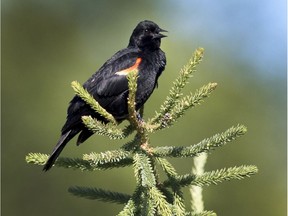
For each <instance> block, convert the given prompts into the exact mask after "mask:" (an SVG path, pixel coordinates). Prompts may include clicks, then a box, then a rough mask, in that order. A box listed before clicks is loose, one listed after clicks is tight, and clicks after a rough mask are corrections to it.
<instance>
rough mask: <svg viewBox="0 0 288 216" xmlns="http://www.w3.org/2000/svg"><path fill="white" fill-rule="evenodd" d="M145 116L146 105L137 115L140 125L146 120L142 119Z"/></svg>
mask: <svg viewBox="0 0 288 216" xmlns="http://www.w3.org/2000/svg"><path fill="white" fill-rule="evenodd" d="M143 114H144V105H143V106H142V107H141V108H140V109H139V112H137V113H136V117H137V120H138V121H139V122H140V123H144V119H143V118H142V116H143Z"/></svg>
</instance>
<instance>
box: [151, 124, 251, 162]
mask: <svg viewBox="0 0 288 216" xmlns="http://www.w3.org/2000/svg"><path fill="white" fill-rule="evenodd" d="M246 131H247V128H246V127H245V126H243V125H237V126H233V127H231V128H229V129H228V130H226V131H225V132H223V133H220V134H216V135H214V136H213V137H210V138H207V139H204V140H203V141H201V142H200V143H198V144H195V145H191V146H187V147H181V146H164V147H155V148H154V149H153V150H152V152H153V154H154V155H155V156H157V157H191V156H197V155H199V154H200V153H202V152H208V151H210V150H213V149H214V148H216V147H221V146H223V145H225V144H226V143H227V142H230V141H232V140H234V139H236V138H237V137H239V136H241V135H243V134H245V133H246Z"/></svg>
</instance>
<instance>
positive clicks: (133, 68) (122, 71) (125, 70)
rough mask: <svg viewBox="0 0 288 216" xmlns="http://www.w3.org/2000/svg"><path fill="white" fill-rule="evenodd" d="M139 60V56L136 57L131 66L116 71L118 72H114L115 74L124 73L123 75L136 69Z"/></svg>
mask: <svg viewBox="0 0 288 216" xmlns="http://www.w3.org/2000/svg"><path fill="white" fill-rule="evenodd" d="M141 61H142V59H141V58H137V59H136V62H135V64H134V65H132V66H131V67H129V68H127V69H124V70H121V71H118V72H116V74H117V75H122V76H123V75H124V76H126V75H127V74H128V73H130V72H132V71H133V70H136V69H137V68H138V67H139V65H140V63H141Z"/></svg>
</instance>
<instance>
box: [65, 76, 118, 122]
mask: <svg viewBox="0 0 288 216" xmlns="http://www.w3.org/2000/svg"><path fill="white" fill-rule="evenodd" d="M71 86H72V88H73V89H74V91H75V92H76V94H77V95H78V96H79V97H81V98H82V100H84V101H85V102H86V103H87V104H89V105H90V106H91V108H92V109H93V110H95V111H96V113H98V114H100V115H101V116H103V117H104V118H105V119H107V120H108V121H109V122H111V123H113V124H117V123H116V120H115V119H114V117H113V116H112V115H111V114H110V113H108V112H107V111H106V110H105V109H104V108H103V107H101V106H100V104H99V103H98V102H97V101H96V100H95V99H94V98H93V96H92V95H90V94H89V92H88V91H87V90H86V89H84V88H83V87H82V85H81V84H80V83H79V82H77V81H73V82H72V83H71Z"/></svg>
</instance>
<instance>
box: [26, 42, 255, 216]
mask: <svg viewBox="0 0 288 216" xmlns="http://www.w3.org/2000/svg"><path fill="white" fill-rule="evenodd" d="M203 52H204V49H203V48H198V49H197V50H196V51H195V52H194V55H193V57H192V58H191V59H190V61H189V62H188V64H187V65H186V66H184V67H183V69H182V70H181V71H180V74H179V76H178V78H177V79H176V80H175V82H174V83H173V86H172V88H171V90H170V91H169V95H168V96H167V97H166V99H165V101H164V103H163V105H162V106H161V107H160V110H159V111H158V112H156V114H155V116H154V117H152V118H151V119H148V120H147V121H144V120H142V119H141V118H139V114H138V113H137V110H135V94H136V89H137V71H136V70H135V71H133V72H131V73H129V75H128V85H129V98H128V111H129V119H128V120H129V122H130V125H129V126H127V127H126V128H125V129H121V128H120V127H118V126H117V123H116V121H115V119H114V118H113V116H112V115H111V114H109V113H108V112H107V111H106V110H105V109H103V108H102V107H101V106H100V105H99V104H98V103H97V101H95V100H94V98H93V97H92V96H91V95H89V93H88V92H87V91H86V90H85V89H83V87H82V86H81V85H80V84H79V83H78V82H76V81H74V82H72V87H73V89H74V91H75V92H76V94H77V95H78V96H80V97H81V98H82V99H83V100H84V101H85V102H86V103H87V104H89V105H90V106H91V107H92V109H93V110H95V112H97V113H100V114H101V115H102V116H103V117H105V118H106V119H107V120H109V122H111V123H109V124H103V123H102V122H100V121H97V120H96V119H93V118H92V117H91V116H83V117H82V120H83V123H84V124H85V125H86V127H87V128H88V129H89V130H91V131H93V133H96V134H98V135H103V136H107V137H109V138H110V139H126V138H128V137H129V138H130V137H131V136H132V134H135V135H134V137H133V138H132V139H130V140H129V141H128V142H127V143H125V144H124V145H123V146H122V147H120V148H119V149H117V150H110V151H106V152H100V153H96V152H92V153H89V154H84V155H83V157H82V158H65V157H60V158H59V159H58V160H57V161H56V162H55V166H57V167H64V168H72V169H79V170H85V171H86V170H87V171H97V170H107V169H111V168H119V167H126V166H130V167H131V168H133V169H134V174H135V181H136V183H137V186H136V188H135V190H134V193H133V194H124V193H120V192H112V191H108V190H103V189H100V188H94V187H80V186H74V187H70V188H69V192H70V193H72V194H73V195H75V196H78V197H83V198H87V199H95V200H100V201H104V202H113V203H118V204H123V205H124V208H123V210H122V211H121V212H119V214H118V216H127V215H149V216H153V215H163V216H166V215H167V216H171V215H179V216H182V215H193V216H194V215H195V216H196V215H198V216H200V215H201V216H204V215H205V216H206V215H207V216H208V215H216V214H215V213H214V212H213V211H205V210H204V205H203V199H202V187H203V186H209V185H211V184H218V183H221V182H223V181H227V180H232V179H243V178H244V177H250V176H251V175H253V174H255V173H257V171H258V170H257V167H256V166H253V165H245V166H244V165H243V166H239V167H232V168H223V169H220V170H215V171H209V172H205V171H204V164H205V162H206V159H207V155H206V153H207V152H211V150H214V149H216V148H218V147H221V146H223V145H225V144H226V143H229V142H231V141H232V140H234V139H236V138H237V137H239V136H242V135H243V134H245V133H246V131H247V129H246V127H245V126H243V125H236V126H232V127H231V128H229V129H227V130H226V131H224V132H222V133H218V134H216V135H214V136H212V137H209V138H206V139H203V140H202V141H201V142H199V143H196V144H193V145H188V146H164V147H157V146H155V145H152V144H151V143H150V141H149V134H150V133H154V132H157V131H159V130H162V129H165V128H168V127H170V126H172V125H173V124H174V123H175V122H176V121H177V120H178V119H179V118H180V117H182V116H183V115H184V114H185V112H186V111H187V110H188V109H190V108H193V107H194V106H196V105H198V104H200V103H201V102H202V101H203V99H204V98H206V97H208V96H209V95H210V94H211V93H212V92H213V91H214V90H215V88H216V86H217V84H216V83H208V84H207V85H204V86H202V87H201V88H199V89H198V90H196V91H195V92H194V93H190V94H188V95H183V93H182V90H183V88H184V87H185V86H186V84H187V83H188V80H189V78H190V77H191V76H192V74H193V73H194V72H195V71H196V66H197V65H198V64H199V63H200V62H201V60H202V58H203ZM141 111H142V112H143V110H141ZM135 132H136V133H135ZM48 156H49V155H47V154H41V153H29V154H28V155H27V156H26V161H27V163H32V164H37V165H44V164H45V162H46V160H47V159H48ZM169 157H170V158H171V157H173V158H183V157H189V158H194V167H193V171H192V172H191V173H187V174H185V175H180V174H178V173H177V171H176V169H175V168H174V167H173V165H172V164H171V163H170V162H169V161H168V160H167V158H169ZM156 165H158V166H156ZM159 167H160V168H162V169H163V171H164V173H165V174H166V179H165V180H164V181H161V180H160V179H159V175H160V174H159ZM191 167H192V163H191ZM184 187H190V192H191V197H192V198H191V208H190V209H189V207H186V206H185V205H184V199H183V192H182V190H183V188H184Z"/></svg>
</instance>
